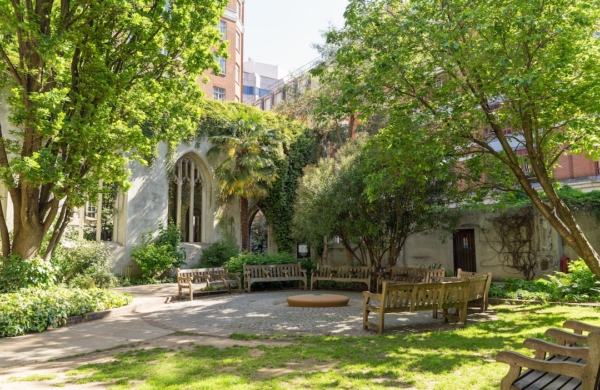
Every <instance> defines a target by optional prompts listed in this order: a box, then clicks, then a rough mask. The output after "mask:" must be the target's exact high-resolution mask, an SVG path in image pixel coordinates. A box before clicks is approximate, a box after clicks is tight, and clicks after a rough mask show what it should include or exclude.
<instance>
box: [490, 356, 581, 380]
mask: <svg viewBox="0 0 600 390" xmlns="http://www.w3.org/2000/svg"><path fill="white" fill-rule="evenodd" d="M496 361H497V362H500V363H506V364H509V365H511V366H516V367H526V368H531V369H532V370H539V371H544V372H550V373H553V374H559V375H566V376H570V377H574V378H582V377H583V371H584V368H585V364H580V363H568V362H553V361H549V362H548V361H545V360H541V359H533V358H530V357H527V356H524V355H521V354H520V353H516V352H511V351H502V352H500V353H499V354H498V355H496Z"/></svg>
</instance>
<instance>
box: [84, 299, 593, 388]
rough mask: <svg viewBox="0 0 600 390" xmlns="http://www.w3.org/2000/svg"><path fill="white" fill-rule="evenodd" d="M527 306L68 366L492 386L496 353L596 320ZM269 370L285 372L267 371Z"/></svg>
mask: <svg viewBox="0 0 600 390" xmlns="http://www.w3.org/2000/svg"><path fill="white" fill-rule="evenodd" d="M532 309H533V310H529V311H528V312H524V311H522V310H523V309H522V308H517V309H516V310H514V311H511V310H507V311H505V312H503V311H500V313H501V315H500V318H499V319H498V320H497V321H493V322H487V323H480V324H475V325H473V326H467V327H463V328H457V329H455V330H453V331H449V332H429V333H423V334H403V335H384V336H377V337H325V336H323V337H301V338H295V342H293V343H291V344H289V345H286V346H272V345H260V346H258V347H256V348H254V347H250V346H243V347H242V346H233V347H229V348H225V349H218V348H216V347H213V346H193V347H192V346H190V348H189V349H186V350H178V351H173V350H168V349H165V348H155V349H147V350H134V351H129V352H125V353H122V354H117V355H115V356H114V359H115V361H114V362H110V363H102V364H91V365H84V366H81V367H79V368H77V369H76V370H74V371H73V373H75V374H79V375H77V378H76V381H77V383H86V382H105V383H113V384H115V388H121V387H123V388H125V387H127V386H130V385H131V384H132V381H145V383H146V387H148V388H156V389H163V388H169V389H180V388H181V389H184V388H185V389H205V388H206V389H216V388H219V389H238V388H239V389H263V388H274V387H281V386H280V385H281V384H285V386H284V387H286V388H312V389H330V388H372V389H380V388H381V389H384V388H390V387H403V386H415V385H417V384H421V385H422V384H423V383H425V385H426V386H427V387H430V388H478V389H488V388H489V389H492V388H497V387H498V383H499V381H500V378H501V377H502V376H503V375H505V374H506V371H507V367H506V365H503V364H499V363H495V361H494V359H493V358H494V356H495V355H496V354H497V353H498V352H499V351H501V350H504V349H509V350H515V351H518V352H519V351H520V352H522V353H525V354H529V355H532V353H531V352H530V351H527V350H524V349H523V348H522V343H523V341H524V340H525V339H526V338H528V337H532V336H541V335H543V332H544V331H545V330H546V329H548V328H550V327H560V326H561V324H562V323H563V322H564V321H565V320H568V319H578V320H583V321H589V322H598V320H597V316H595V315H594V313H596V312H597V311H594V310H590V309H587V310H583V309H580V310H578V309H566V308H565V309H564V310H560V311H556V310H555V309H554V308H551V307H545V306H536V307H535V308H532ZM187 337H189V335H187ZM257 350H260V351H262V353H257ZM295 362H305V363H306V362H310V364H305V365H304V366H302V367H303V368H302V369H301V370H298V371H296V372H289V370H288V371H285V370H283V371H282V370H278V368H282V367H283V368H285V367H288V368H289V367H294V365H293V364H291V363H295ZM311 365H312V366H313V368H314V369H311V367H310V366H311ZM325 365H328V367H329V368H328V369H327V370H326V371H325V372H322V371H321V370H319V368H320V367H322V366H325ZM261 372H262V373H261ZM265 372H266V373H267V374H265ZM269 372H273V373H281V372H283V374H282V375H280V374H276V375H275V374H273V375H272V376H270V375H269V374H268V373H269ZM117 382H119V383H118V384H117Z"/></svg>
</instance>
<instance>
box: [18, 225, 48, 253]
mask: <svg viewBox="0 0 600 390" xmlns="http://www.w3.org/2000/svg"><path fill="white" fill-rule="evenodd" d="M43 240H44V231H43V229H35V228H32V227H31V226H21V228H20V229H19V230H15V232H14V237H13V244H12V248H11V249H12V250H11V254H16V255H19V256H20V257H21V258H22V259H30V258H32V257H34V256H35V255H36V254H37V253H38V252H39V250H40V247H41V246H42V241H43Z"/></svg>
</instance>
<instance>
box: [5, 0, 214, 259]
mask: <svg viewBox="0 0 600 390" xmlns="http://www.w3.org/2000/svg"><path fill="white" fill-rule="evenodd" d="M224 7H225V3H224V2H222V1H215V0H180V1H179V0H178V1H175V2H174V1H167V0H156V1H140V0H133V1H132V0H114V1H110V2H97V1H87V0H83V1H70V0H65V1H61V2H56V1H54V0H37V1H22V0H11V1H9V0H0V37H2V40H1V41H0V74H1V75H2V77H0V83H1V85H0V91H2V92H3V94H2V96H1V100H2V101H3V102H4V103H8V105H9V106H10V111H11V116H10V121H11V122H12V124H13V125H14V126H15V127H16V130H13V131H10V132H8V131H7V130H6V129H0V180H1V181H2V183H3V184H4V185H5V186H6V187H7V188H8V191H9V193H10V198H11V200H12V203H13V206H14V210H15V212H14V221H13V227H14V232H13V233H14V235H13V237H12V238H11V237H9V234H8V229H7V221H6V218H5V215H4V214H3V213H2V212H1V210H0V233H1V237H2V251H3V253H2V254H3V255H4V256H7V255H9V254H11V253H14V254H17V255H20V256H21V257H23V258H29V257H32V256H34V255H35V254H37V253H38V251H39V250H40V249H42V251H43V252H46V258H49V255H50V254H51V252H52V249H53V247H54V245H55V244H56V242H57V240H58V238H59V237H60V235H61V234H62V232H63V231H64V228H65V227H66V225H67V224H68V222H69V219H70V214H71V211H72V209H73V208H74V207H77V206H80V205H82V204H83V203H84V202H85V200H86V199H94V198H95V197H96V196H97V194H98V192H99V191H100V188H99V185H98V184H99V182H100V181H101V180H102V181H104V182H105V183H118V185H119V186H120V187H121V188H122V189H126V188H127V179H128V173H129V172H128V169H127V166H128V164H129V163H130V162H131V161H139V162H141V163H144V162H145V160H146V158H147V157H148V156H151V155H152V154H153V147H154V145H155V144H156V143H157V141H166V142H170V143H172V144H174V143H175V142H176V141H177V140H179V139H180V138H181V137H182V136H187V135H189V134H192V133H193V132H194V131H195V127H196V126H195V119H196V118H197V117H198V115H199V112H198V108H197V107H198V106H199V105H198V102H199V101H200V98H201V93H200V91H199V87H198V85H197V82H196V78H197V77H198V75H199V74H201V73H202V72H204V71H205V70H207V69H210V68H212V69H213V70H215V71H216V70H217V69H218V66H217V64H216V62H215V60H214V56H215V54H216V55H223V54H224V49H225V43H220V41H219V40H220V34H219V31H218V30H217V28H216V26H217V23H218V20H219V17H220V16H221V14H222V12H223V11H224ZM1 130H4V132H1ZM105 188H107V186H105ZM53 226H54V227H53ZM50 229H53V230H50ZM48 231H52V232H53V233H52V237H51V239H50V241H49V244H48V246H47V247H46V248H41V246H42V238H43V237H44V235H45V234H46V233H47V232H48Z"/></svg>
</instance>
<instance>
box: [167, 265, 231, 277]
mask: <svg viewBox="0 0 600 390" xmlns="http://www.w3.org/2000/svg"><path fill="white" fill-rule="evenodd" d="M227 274H228V271H227V267H215V268H191V269H179V268H177V279H179V278H192V280H194V279H198V278H200V277H203V276H210V277H211V278H215V277H223V276H227Z"/></svg>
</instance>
